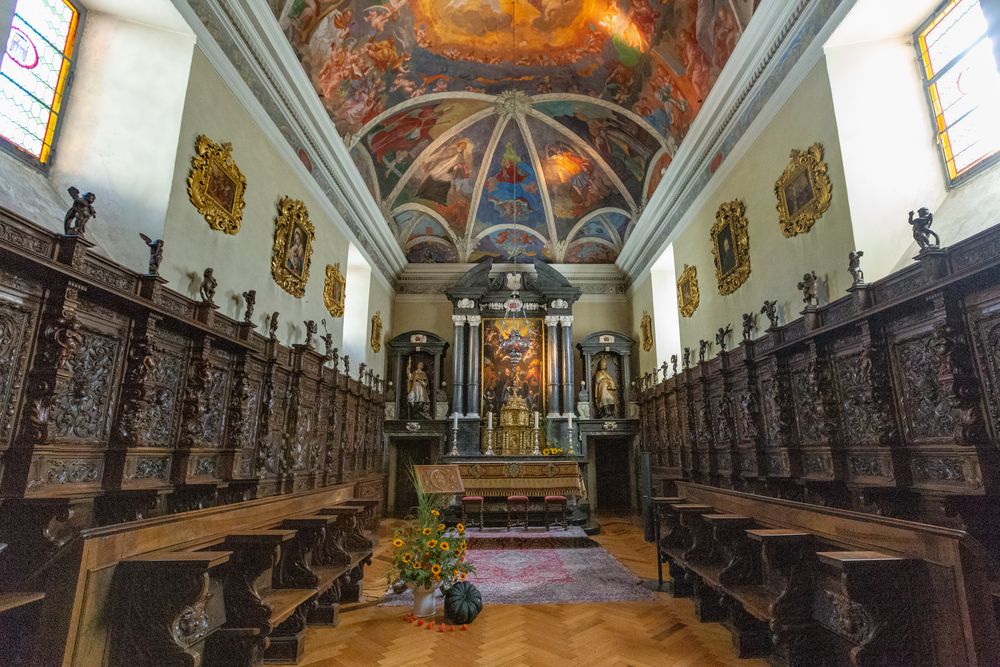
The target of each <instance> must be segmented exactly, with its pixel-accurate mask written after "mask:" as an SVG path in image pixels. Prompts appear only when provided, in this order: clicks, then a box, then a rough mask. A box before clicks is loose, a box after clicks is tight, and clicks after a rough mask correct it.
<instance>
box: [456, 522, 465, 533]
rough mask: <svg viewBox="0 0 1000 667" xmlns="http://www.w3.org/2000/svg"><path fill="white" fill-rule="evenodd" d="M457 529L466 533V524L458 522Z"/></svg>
mask: <svg viewBox="0 0 1000 667" xmlns="http://www.w3.org/2000/svg"><path fill="white" fill-rule="evenodd" d="M455 530H457V531H458V532H460V533H464V532H465V524H464V523H456V524H455Z"/></svg>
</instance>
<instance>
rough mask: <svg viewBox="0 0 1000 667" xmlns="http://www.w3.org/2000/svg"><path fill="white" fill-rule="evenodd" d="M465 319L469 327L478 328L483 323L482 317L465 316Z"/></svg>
mask: <svg viewBox="0 0 1000 667" xmlns="http://www.w3.org/2000/svg"><path fill="white" fill-rule="evenodd" d="M465 319H466V320H467V321H468V322H469V326H473V327H478V326H479V325H480V324H482V323H483V317H482V315H466V316H465Z"/></svg>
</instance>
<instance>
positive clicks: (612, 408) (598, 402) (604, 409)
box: [594, 356, 618, 418]
mask: <svg viewBox="0 0 1000 667" xmlns="http://www.w3.org/2000/svg"><path fill="white" fill-rule="evenodd" d="M594 406H595V407H596V408H597V416H598V417H599V418H604V417H617V416H618V383H617V382H615V379H614V378H613V377H611V373H609V372H608V358H607V357H604V356H602V357H601V358H600V359H599V360H598V361H597V371H596V372H595V373H594Z"/></svg>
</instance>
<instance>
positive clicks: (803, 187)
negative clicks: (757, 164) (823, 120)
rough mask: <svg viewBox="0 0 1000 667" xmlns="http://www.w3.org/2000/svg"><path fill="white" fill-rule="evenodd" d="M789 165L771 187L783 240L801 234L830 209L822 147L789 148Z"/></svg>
mask: <svg viewBox="0 0 1000 667" xmlns="http://www.w3.org/2000/svg"><path fill="white" fill-rule="evenodd" d="M790 157H791V162H789V164H788V166H787V167H785V172H784V173H783V174H782V175H781V177H780V178H778V182H777V183H775V184H774V193H775V195H777V197H778V225H780V227H781V233H782V234H784V235H785V236H786V237H792V236H796V235H798V234H805V233H806V232H808V231H809V230H810V229H812V226H813V225H814V224H816V221H817V220H819V219H820V218H821V217H823V214H824V213H826V210H827V209H828V208H830V198H831V196H832V194H833V186H832V185H831V184H830V177H829V176H828V175H827V166H826V163H825V162H823V144H819V143H816V144H813V145H812V146H810V147H809V148H807V149H806V150H804V151H800V150H798V149H794V148H793V149H792V152H791V156H790Z"/></svg>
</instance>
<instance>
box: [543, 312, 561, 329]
mask: <svg viewBox="0 0 1000 667" xmlns="http://www.w3.org/2000/svg"><path fill="white" fill-rule="evenodd" d="M557 324H559V316H558V315H546V316H545V326H547V327H554V326H556V325H557Z"/></svg>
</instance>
